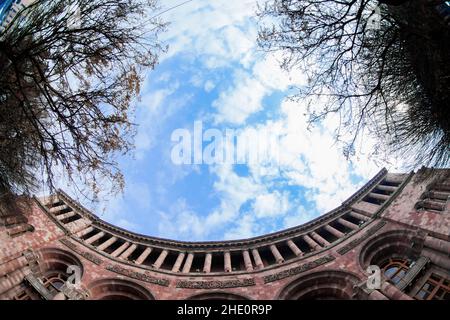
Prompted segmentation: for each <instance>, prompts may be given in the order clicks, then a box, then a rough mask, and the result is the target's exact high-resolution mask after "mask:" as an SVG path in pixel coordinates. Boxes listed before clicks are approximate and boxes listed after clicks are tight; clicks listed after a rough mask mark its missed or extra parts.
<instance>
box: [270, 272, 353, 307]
mask: <svg viewBox="0 0 450 320" xmlns="http://www.w3.org/2000/svg"><path fill="white" fill-rule="evenodd" d="M359 282H360V279H359V278H358V277H357V276H355V275H353V274H351V273H348V272H343V271H340V270H327V271H319V272H315V273H310V274H308V275H304V276H301V277H299V278H297V279H296V280H294V281H292V282H291V283H289V284H288V285H286V286H285V287H284V288H283V289H282V290H281V292H280V293H279V295H278V299H280V300H348V299H352V298H353V297H354V295H355V292H354V289H353V288H354V286H356V285H357V284H358V283H359Z"/></svg>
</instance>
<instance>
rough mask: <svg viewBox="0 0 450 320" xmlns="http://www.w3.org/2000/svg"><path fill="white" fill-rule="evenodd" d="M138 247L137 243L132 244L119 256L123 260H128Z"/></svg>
mask: <svg viewBox="0 0 450 320" xmlns="http://www.w3.org/2000/svg"><path fill="white" fill-rule="evenodd" d="M136 248H137V244H135V243H133V244H132V245H131V246H129V247H128V249H127V250H125V252H124V253H122V254H121V255H120V257H119V258H120V259H123V260H127V259H128V257H129V256H130V255H131V254H132V253H133V252H134V250H136Z"/></svg>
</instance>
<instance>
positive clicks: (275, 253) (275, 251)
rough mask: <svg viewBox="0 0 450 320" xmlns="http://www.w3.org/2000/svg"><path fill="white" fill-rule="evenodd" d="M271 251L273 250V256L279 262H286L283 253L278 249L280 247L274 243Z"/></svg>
mask: <svg viewBox="0 0 450 320" xmlns="http://www.w3.org/2000/svg"><path fill="white" fill-rule="evenodd" d="M270 251H271V252H272V254H273V256H274V258H275V260H276V262H277V263H283V262H284V258H283V256H282V255H281V253H280V251H278V248H277V246H276V245H274V244H272V245H271V246H270Z"/></svg>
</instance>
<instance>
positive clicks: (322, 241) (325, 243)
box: [310, 231, 330, 247]
mask: <svg viewBox="0 0 450 320" xmlns="http://www.w3.org/2000/svg"><path fill="white" fill-rule="evenodd" d="M310 235H311V237H313V238H314V240H316V241H317V242H319V243H320V244H321V245H322V246H324V247H326V246H329V245H330V243H329V242H328V241H327V240H326V239H324V238H323V237H321V236H320V235H319V234H318V233H317V232H314V231H312V232H311V233H310Z"/></svg>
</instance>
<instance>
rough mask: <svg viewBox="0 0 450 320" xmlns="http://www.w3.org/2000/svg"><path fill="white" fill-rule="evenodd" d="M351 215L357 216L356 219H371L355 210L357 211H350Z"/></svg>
mask: <svg viewBox="0 0 450 320" xmlns="http://www.w3.org/2000/svg"><path fill="white" fill-rule="evenodd" d="M349 215H351V216H352V217H354V218H356V219H359V220H361V221H368V220H369V218H368V217H366V216H365V215H362V214H360V213H357V212H355V211H350V212H349Z"/></svg>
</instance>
